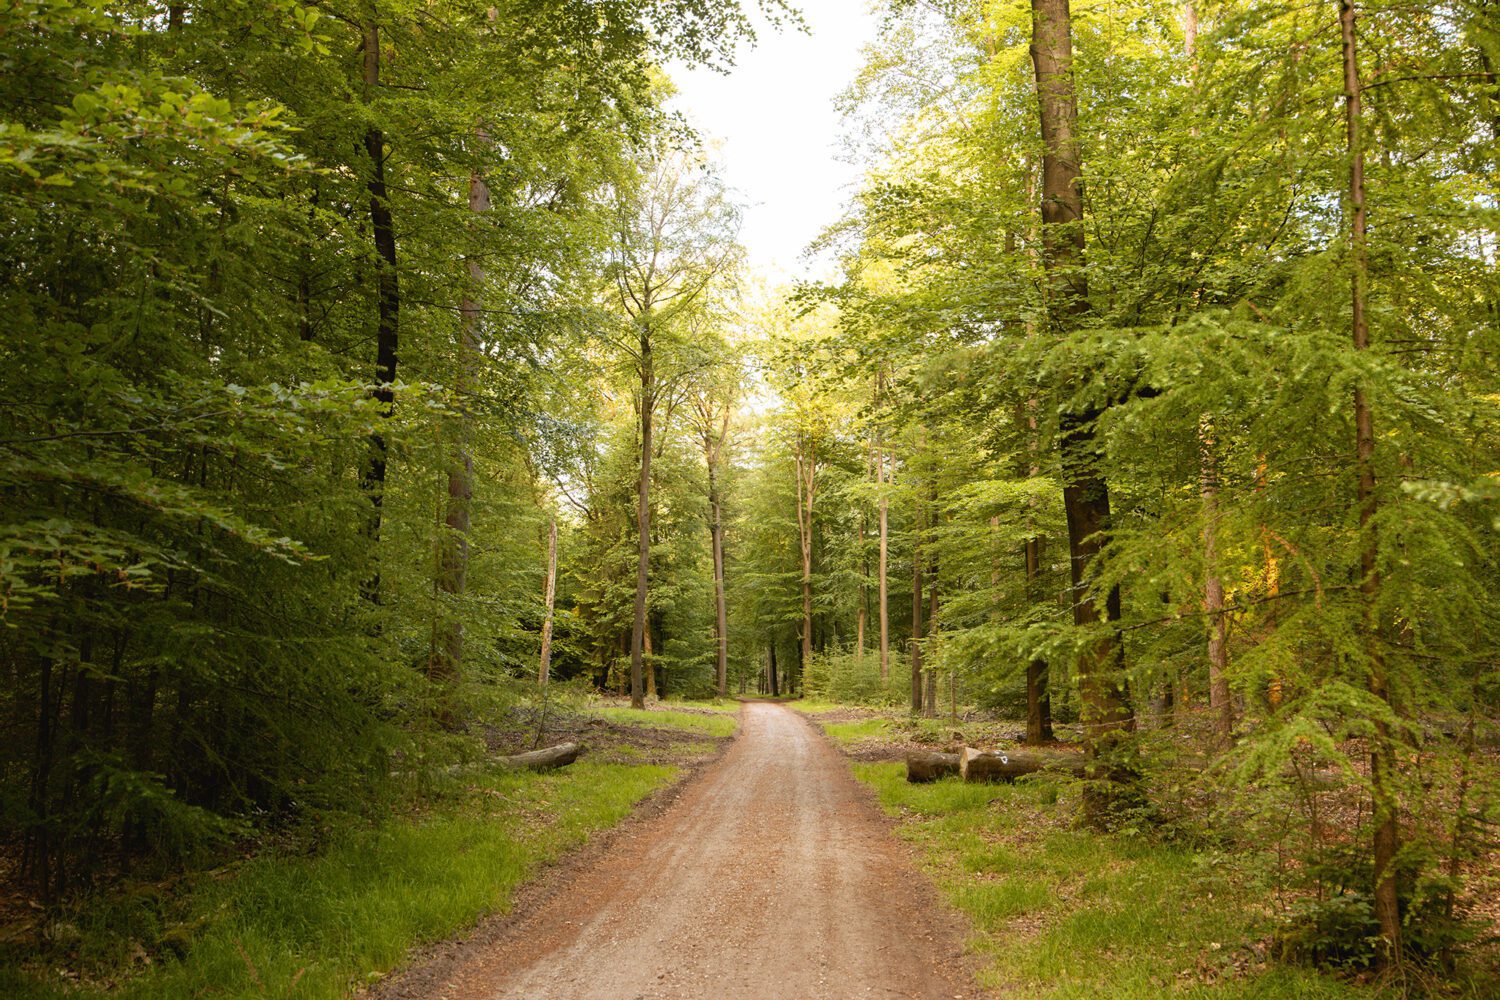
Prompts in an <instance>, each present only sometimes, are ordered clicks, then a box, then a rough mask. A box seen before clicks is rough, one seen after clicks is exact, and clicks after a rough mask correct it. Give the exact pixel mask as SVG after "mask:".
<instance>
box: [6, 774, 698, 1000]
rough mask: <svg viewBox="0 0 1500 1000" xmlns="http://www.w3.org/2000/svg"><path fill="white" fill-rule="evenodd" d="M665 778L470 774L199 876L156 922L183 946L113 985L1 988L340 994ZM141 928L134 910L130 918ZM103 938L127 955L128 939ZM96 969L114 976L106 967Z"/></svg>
mask: <svg viewBox="0 0 1500 1000" xmlns="http://www.w3.org/2000/svg"><path fill="white" fill-rule="evenodd" d="M676 773H677V772H676V770H675V769H674V768H670V767H656V766H641V765H620V764H598V763H592V762H588V761H581V762H579V763H577V764H574V765H573V766H571V767H569V768H566V769H564V770H560V771H553V772H549V773H547V774H540V775H538V774H533V773H529V772H525V773H515V774H498V775H485V776H481V777H478V778H475V779H472V781H471V782H470V783H469V784H470V786H471V787H470V789H469V790H468V792H467V793H466V794H464V795H463V796H462V797H460V798H458V799H455V800H453V801H449V802H447V803H444V804H442V805H441V806H438V807H435V808H433V809H432V810H430V811H429V812H428V813H426V814H425V815H421V816H416V817H402V818H398V819H393V820H391V821H389V822H387V823H385V824H383V825H381V826H380V827H378V828H375V829H370V828H361V829H351V830H349V831H347V832H345V833H343V834H335V835H334V836H333V838H332V842H331V843H330V844H329V845H328V847H327V848H326V849H325V850H323V851H322V852H321V853H319V854H318V855H316V856H314V857H275V856H264V857H259V858H256V859H254V860H251V861H248V862H244V863H242V864H239V865H237V866H235V867H233V868H232V869H230V870H228V871H226V872H221V873H211V874H208V875H205V876H202V877H200V878H198V879H197V882H196V884H195V885H194V887H193V888H192V889H191V890H190V891H189V892H188V894H187V898H186V899H185V901H184V906H183V909H185V911H186V916H185V917H183V918H182V919H181V920H180V922H179V923H178V925H177V928H176V929H175V930H173V929H170V928H158V931H160V932H161V933H158V935H157V938H158V940H159V941H163V942H167V941H171V940H173V939H174V938H175V939H179V940H180V941H181V942H182V944H181V947H182V957H181V958H180V959H168V960H166V961H160V960H159V961H158V963H157V964H155V965H153V966H152V967H150V968H149V969H148V970H147V971H145V972H144V973H143V974H140V975H137V976H135V977H133V978H130V979H128V980H127V981H125V982H124V983H123V984H122V985H121V986H119V987H118V988H117V989H115V990H113V991H110V992H108V993H105V992H104V991H102V990H74V989H68V988H65V987H63V986H62V985H60V984H58V983H57V982H55V981H54V982H41V981H38V980H37V979H35V978H32V977H30V976H28V975H23V974H22V973H20V972H18V971H17V970H16V969H14V968H9V969H6V968H0V996H5V997H7V998H11V1000H41V998H54V997H79V996H83V997H94V996H106V995H107V996H110V997H116V998H128V1000H137V998H139V1000H145V998H153V1000H155V998H163V1000H166V998H177V997H182V998H187V997H199V996H213V997H215V998H224V1000H232V998H241V997H243V998H252V997H253V998H257V1000H261V998H268V1000H275V998H288V1000H290V998H292V997H296V998H297V1000H321V998H330V1000H331V998H337V997H345V996H347V995H348V994H349V993H350V991H351V989H352V988H353V987H355V986H356V985H359V984H361V983H365V982H369V981H373V980H375V979H378V978H380V975H381V974H382V973H384V972H386V971H389V970H390V969H392V968H393V967H395V966H396V965H398V964H399V963H400V962H401V961H402V959H403V957H404V956H405V955H406V953H407V952H408V950H409V949H411V948H412V947H413V946H415V945H418V944H422V943H426V942H431V941H437V940H441V939H443V938H446V937H449V936H451V935H453V934H454V933H456V932H458V931H460V930H462V929H464V928H465V927H468V926H471V925H472V924H473V923H474V922H475V921H476V920H477V919H478V918H480V917H481V916H483V915H485V914H487V913H493V912H497V911H498V912H504V911H506V910H507V909H508V908H509V906H510V902H511V898H512V895H513V894H514V892H515V890H516V888H517V887H518V886H519V885H520V884H521V883H522V882H524V881H525V880H526V879H527V878H528V877H529V876H530V875H531V873H532V872H533V871H535V870H536V868H537V866H538V865H539V864H541V863H543V862H545V861H548V860H551V859H553V858H556V857H557V856H558V855H559V854H561V853H562V852H564V851H566V850H567V849H569V848H572V847H575V846H577V845H578V844H581V843H583V842H584V841H586V840H587V839H588V838H589V836H590V835H591V834H592V833H594V832H596V831H599V830H602V829H604V828H606V827H609V826H612V825H614V824H615V823H617V822H619V821H620V820H621V819H622V818H624V816H625V815H626V814H627V813H629V812H630V809H631V807H632V806H633V805H634V804H635V803H636V802H638V801H639V800H640V799H641V798H643V797H644V796H646V795H647V794H649V793H650V792H652V791H653V790H655V789H657V788H659V787H661V786H662V785H664V784H665V783H667V782H668V781H669V780H671V778H672V777H673V776H674V775H675V774H676ZM121 905H122V904H119V903H118V902H117V903H116V904H115V908H114V909H112V910H111V911H110V912H108V913H103V912H101V913H98V914H96V915H94V916H93V917H92V919H93V920H94V921H97V922H98V923H99V924H100V926H98V927H96V928H94V929H93V930H92V932H91V930H90V924H89V923H88V921H89V920H90V919H91V918H90V916H89V915H88V914H84V915H82V917H81V922H80V927H81V931H82V934H83V940H84V941H85V942H88V941H90V940H91V939H92V938H94V936H95V935H101V934H104V933H105V932H106V931H108V932H110V933H112V934H113V935H114V936H115V937H116V938H119V937H120V936H121V935H120V933H119V932H120V921H121V918H122V916H124V915H125V914H123V912H122V910H121V909H120V906H121ZM180 912H181V910H179V913H180ZM143 923H144V921H143V920H142V919H141V914H139V913H138V914H136V920H135V925H136V927H137V928H139V927H141V926H142V924H143ZM184 928H187V930H184ZM100 940H102V938H101V939H100ZM114 947H116V948H119V949H120V950H121V951H122V952H123V953H124V954H128V953H129V951H130V950H133V947H132V946H131V945H130V943H129V942H128V941H127V942H124V946H123V948H121V946H120V945H115V946H114ZM98 978H99V979H101V980H104V981H107V980H110V979H113V978H115V975H114V974H112V972H111V970H110V969H109V968H108V967H107V966H105V967H102V968H99V976H98Z"/></svg>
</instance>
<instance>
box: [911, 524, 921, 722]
mask: <svg viewBox="0 0 1500 1000" xmlns="http://www.w3.org/2000/svg"><path fill="white" fill-rule="evenodd" d="M919 517H920V515H919ZM911 570H912V573H911V711H912V714H913V715H920V714H921V712H922V536H921V527H920V523H919V524H918V525H915V526H913V528H912V552H911Z"/></svg>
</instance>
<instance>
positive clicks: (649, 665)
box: [641, 611, 657, 699]
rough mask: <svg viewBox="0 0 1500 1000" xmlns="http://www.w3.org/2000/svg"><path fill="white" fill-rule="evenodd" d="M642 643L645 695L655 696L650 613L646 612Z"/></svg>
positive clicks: (653, 653)
mask: <svg viewBox="0 0 1500 1000" xmlns="http://www.w3.org/2000/svg"><path fill="white" fill-rule="evenodd" d="M641 642H642V644H643V650H644V652H643V655H642V661H643V662H642V668H643V669H644V670H645V672H646V697H647V698H653V699H654V698H656V697H657V691H656V654H655V652H654V651H653V649H652V645H651V613H650V612H649V611H648V612H647V613H646V631H645V632H644V633H643V635H642V637H641Z"/></svg>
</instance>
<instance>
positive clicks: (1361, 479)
mask: <svg viewBox="0 0 1500 1000" xmlns="http://www.w3.org/2000/svg"><path fill="white" fill-rule="evenodd" d="M1339 27H1340V33H1341V36H1342V41H1343V57H1344V115H1345V123H1346V131H1347V143H1348V154H1349V217H1350V218H1349V223H1350V224H1349V250H1350V256H1351V257H1352V264H1353V267H1352V276H1351V279H1350V306H1351V317H1350V318H1351V323H1350V325H1351V328H1352V333H1353V341H1354V349H1355V350H1356V351H1366V350H1369V347H1370V328H1369V323H1368V320H1367V319H1366V316H1365V302H1366V297H1367V289H1368V287H1369V258H1368V255H1367V250H1366V221H1365V219H1366V217H1365V153H1364V145H1363V143H1364V139H1363V135H1362V134H1361V121H1360V117H1361V103H1362V101H1363V84H1362V83H1361V81H1360V75H1359V49H1358V40H1357V39H1358V36H1357V33H1356V30H1355V11H1354V0H1341V2H1340V4H1339ZM1354 428H1355V465H1356V472H1357V482H1358V487H1357V494H1358V497H1357V499H1358V502H1359V527H1360V534H1361V536H1362V540H1363V543H1364V544H1363V547H1362V549H1361V551H1360V573H1361V585H1360V589H1361V591H1362V593H1363V595H1364V600H1365V614H1366V621H1365V632H1366V636H1365V641H1366V644H1367V648H1368V656H1369V688H1370V693H1371V694H1373V695H1375V696H1376V697H1378V698H1380V699H1382V700H1383V701H1385V702H1386V703H1388V704H1390V703H1391V702H1392V698H1391V694H1390V689H1389V686H1388V681H1387V677H1386V670H1385V661H1384V657H1383V654H1382V651H1381V648H1380V637H1379V631H1380V621H1379V618H1378V611H1377V608H1378V604H1379V600H1380V566H1379V554H1380V546H1379V538H1378V536H1377V534H1376V527H1375V514H1376V511H1377V509H1378V507H1377V499H1376V496H1375V418H1374V414H1373V412H1372V410H1371V407H1370V401H1369V398H1368V397H1367V396H1366V394H1365V390H1364V387H1363V386H1361V385H1356V386H1355V389H1354ZM1374 728H1375V737H1374V739H1373V740H1372V741H1371V747H1370V787H1371V792H1372V794H1373V796H1374V810H1375V817H1374V818H1375V835H1374V843H1373V845H1372V854H1373V860H1374V866H1375V919H1376V920H1377V921H1378V922H1379V924H1380V933H1381V936H1382V937H1384V938H1385V943H1386V954H1385V955H1384V956H1383V959H1384V960H1385V961H1386V962H1390V963H1395V964H1399V963H1400V960H1401V911H1400V901H1399V897H1398V895H1397V889H1396V857H1397V855H1398V854H1399V852H1400V849H1401V835H1400V828H1399V826H1398V822H1399V816H1398V803H1397V801H1396V792H1395V788H1394V787H1393V785H1394V784H1395V779H1396V753H1395V747H1394V745H1393V739H1392V734H1391V730H1390V726H1389V725H1388V724H1387V723H1385V722H1384V721H1382V720H1376V721H1375V723H1374Z"/></svg>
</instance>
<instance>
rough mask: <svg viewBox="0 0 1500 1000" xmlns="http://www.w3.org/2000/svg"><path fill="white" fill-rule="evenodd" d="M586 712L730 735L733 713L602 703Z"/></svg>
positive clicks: (611, 718) (613, 719)
mask: <svg viewBox="0 0 1500 1000" xmlns="http://www.w3.org/2000/svg"><path fill="white" fill-rule="evenodd" d="M589 712H590V714H592V715H597V716H598V717H599V718H601V719H606V720H608V721H610V722H623V723H628V724H630V725H636V726H655V727H657V728H660V729H682V730H685V731H687V732H691V733H702V734H704V735H707V736H733V735H734V729H735V726H736V725H738V721H737V720H736V717H735V716H734V715H732V714H730V713H728V712H722V713H715V714H713V715H703V714H701V713H698V712H674V711H672V710H671V709H660V708H658V709H651V708H646V709H640V708H616V707H614V706H604V707H599V708H591V709H589Z"/></svg>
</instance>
